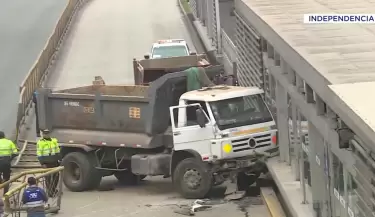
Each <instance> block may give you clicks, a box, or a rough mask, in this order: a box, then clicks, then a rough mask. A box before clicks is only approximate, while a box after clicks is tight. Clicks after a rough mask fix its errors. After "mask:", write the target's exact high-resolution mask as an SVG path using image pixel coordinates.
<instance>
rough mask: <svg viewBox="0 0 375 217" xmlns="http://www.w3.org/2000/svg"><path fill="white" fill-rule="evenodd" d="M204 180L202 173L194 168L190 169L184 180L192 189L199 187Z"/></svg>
mask: <svg viewBox="0 0 375 217" xmlns="http://www.w3.org/2000/svg"><path fill="white" fill-rule="evenodd" d="M201 181H202V176H201V174H200V173H199V172H198V171H197V170H194V169H188V170H187V171H186V172H185V174H184V182H185V184H186V185H187V187H188V188H190V189H197V188H198V187H199V186H200V184H201Z"/></svg>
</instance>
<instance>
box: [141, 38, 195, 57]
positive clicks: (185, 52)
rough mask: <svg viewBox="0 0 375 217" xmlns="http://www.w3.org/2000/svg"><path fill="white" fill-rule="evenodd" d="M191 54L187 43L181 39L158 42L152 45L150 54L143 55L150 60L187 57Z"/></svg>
mask: <svg viewBox="0 0 375 217" xmlns="http://www.w3.org/2000/svg"><path fill="white" fill-rule="evenodd" d="M193 54H195V53H191V52H190V49H189V46H188V44H187V42H186V41H185V40H183V39H166V40H159V41H158V42H156V43H153V44H152V48H151V54H149V55H148V54H147V55H145V57H146V56H148V57H150V58H151V59H157V58H168V57H179V56H189V55H193Z"/></svg>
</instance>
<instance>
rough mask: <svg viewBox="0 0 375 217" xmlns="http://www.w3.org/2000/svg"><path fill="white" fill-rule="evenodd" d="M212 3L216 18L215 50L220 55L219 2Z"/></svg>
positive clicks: (216, 0) (215, 0)
mask: <svg viewBox="0 0 375 217" xmlns="http://www.w3.org/2000/svg"><path fill="white" fill-rule="evenodd" d="M214 2H215V12H214V13H215V17H216V48H217V53H218V54H222V44H221V25H220V6H219V0H214Z"/></svg>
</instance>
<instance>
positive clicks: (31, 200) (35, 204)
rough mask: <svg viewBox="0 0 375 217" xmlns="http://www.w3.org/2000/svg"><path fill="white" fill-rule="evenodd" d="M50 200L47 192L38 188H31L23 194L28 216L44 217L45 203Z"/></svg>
mask: <svg viewBox="0 0 375 217" xmlns="http://www.w3.org/2000/svg"><path fill="white" fill-rule="evenodd" d="M47 200H48V198H47V196H46V193H45V191H44V190H43V189H42V188H39V187H37V186H30V187H28V188H26V189H25V191H24V192H23V197H22V202H23V204H24V205H25V207H27V208H29V209H28V210H27V216H28V217H32V216H35V217H36V216H38V217H44V216H45V213H44V203H45V202H47Z"/></svg>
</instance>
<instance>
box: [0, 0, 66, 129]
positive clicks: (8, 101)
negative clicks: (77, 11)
mask: <svg viewBox="0 0 375 217" xmlns="http://www.w3.org/2000/svg"><path fill="white" fill-rule="evenodd" d="M66 3H67V0H33V1H30V0H0V105H1V109H0V130H3V131H5V133H6V134H8V135H9V134H10V133H11V132H12V131H13V130H14V128H15V125H16V114H17V103H18V99H19V85H20V84H21V82H22V81H23V79H24V78H25V76H26V74H27V73H28V72H29V69H30V68H31V66H32V65H33V64H34V62H35V61H36V59H37V57H38V56H39V53H40V52H41V50H42V48H43V47H44V45H45V43H46V42H47V40H48V38H49V36H50V34H51V33H52V31H53V29H54V27H55V25H56V22H57V20H58V18H59V17H60V14H61V13H62V11H63V9H64V8H65V5H66Z"/></svg>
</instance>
